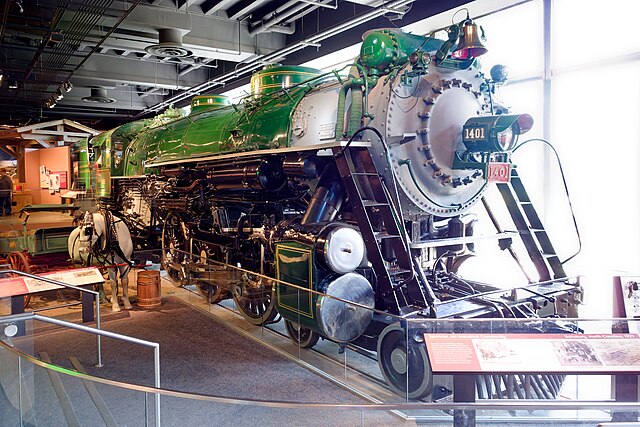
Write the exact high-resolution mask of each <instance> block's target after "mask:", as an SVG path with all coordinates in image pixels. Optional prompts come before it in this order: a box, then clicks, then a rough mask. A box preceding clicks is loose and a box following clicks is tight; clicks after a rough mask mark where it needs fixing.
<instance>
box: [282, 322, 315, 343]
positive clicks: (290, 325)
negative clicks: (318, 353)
mask: <svg viewBox="0 0 640 427" xmlns="http://www.w3.org/2000/svg"><path fill="white" fill-rule="evenodd" d="M284 325H285V327H286V328H287V334H288V335H289V338H291V341H293V342H294V343H295V344H297V345H299V346H300V347H302V348H312V347H313V346H314V345H316V343H317V342H318V339H320V335H319V334H318V333H316V332H314V331H312V330H311V329H309V328H305V327H304V326H302V325H300V324H299V323H295V322H292V321H290V320H285V321H284Z"/></svg>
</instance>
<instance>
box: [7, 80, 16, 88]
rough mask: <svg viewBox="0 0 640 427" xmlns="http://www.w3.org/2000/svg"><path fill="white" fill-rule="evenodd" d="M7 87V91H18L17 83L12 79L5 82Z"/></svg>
mask: <svg viewBox="0 0 640 427" xmlns="http://www.w3.org/2000/svg"><path fill="white" fill-rule="evenodd" d="M7 85H8V86H9V89H18V81H17V80H14V79H9V80H7Z"/></svg>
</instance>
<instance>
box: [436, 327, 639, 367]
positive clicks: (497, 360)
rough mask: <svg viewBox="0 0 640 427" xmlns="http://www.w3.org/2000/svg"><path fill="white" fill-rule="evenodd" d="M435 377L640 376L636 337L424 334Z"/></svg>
mask: <svg viewBox="0 0 640 427" xmlns="http://www.w3.org/2000/svg"><path fill="white" fill-rule="evenodd" d="M424 339H425V343H426V346H427V353H428V355H429V362H430V363H431V369H432V370H433V372H434V373H509V372H518V373H528V372H531V373H551V372H563V373H573V372H576V373H593V374H598V373H603V374H604V373H617V372H640V336H639V335H638V334H566V335H565V334H424Z"/></svg>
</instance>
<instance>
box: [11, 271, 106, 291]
mask: <svg viewBox="0 0 640 427" xmlns="http://www.w3.org/2000/svg"><path fill="white" fill-rule="evenodd" d="M38 276H41V277H46V278H47V279H52V280H57V281H59V282H64V283H68V284H70V285H73V286H83V285H93V284H96V283H104V278H103V277H102V274H101V273H100V270H98V268H97V267H86V268H77V269H71V270H62V271H52V272H49V273H42V274H38ZM62 288H63V286H59V285H54V284H53V283H49V282H45V281H43V280H38V279H34V278H31V277H7V278H4V279H0V298H4V297H10V296H15V295H26V294H30V293H34V292H42V291H50V290H54V289H62Z"/></svg>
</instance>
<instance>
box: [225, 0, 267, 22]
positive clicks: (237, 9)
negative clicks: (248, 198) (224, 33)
mask: <svg viewBox="0 0 640 427" xmlns="http://www.w3.org/2000/svg"><path fill="white" fill-rule="evenodd" d="M264 3H266V0H240V1H239V2H238V3H236V4H233V5H231V6H229V8H227V17H228V18H229V19H240V18H244V17H245V16H246V15H248V14H249V12H251V11H252V10H255V9H257V8H258V7H260V6H262V5H263V4H264Z"/></svg>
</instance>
